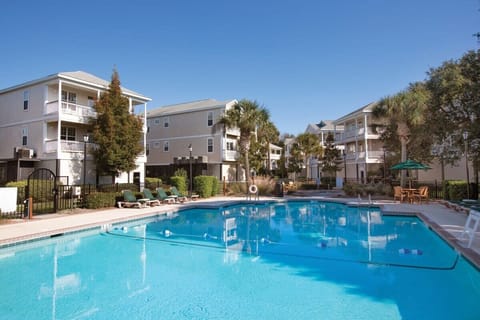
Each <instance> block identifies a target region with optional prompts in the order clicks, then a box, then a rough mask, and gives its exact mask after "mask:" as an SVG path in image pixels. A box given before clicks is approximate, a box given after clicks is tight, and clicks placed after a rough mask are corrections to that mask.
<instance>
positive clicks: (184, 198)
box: [170, 186, 189, 202]
mask: <svg viewBox="0 0 480 320" xmlns="http://www.w3.org/2000/svg"><path fill="white" fill-rule="evenodd" d="M170 192H171V193H172V195H174V196H176V197H177V200H178V201H180V202H185V201H188V200H189V199H188V197H187V196H185V195H183V194H182V193H180V191H178V189H177V187H175V186H173V187H171V188H170Z"/></svg>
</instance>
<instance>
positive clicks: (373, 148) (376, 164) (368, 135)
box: [333, 103, 383, 183]
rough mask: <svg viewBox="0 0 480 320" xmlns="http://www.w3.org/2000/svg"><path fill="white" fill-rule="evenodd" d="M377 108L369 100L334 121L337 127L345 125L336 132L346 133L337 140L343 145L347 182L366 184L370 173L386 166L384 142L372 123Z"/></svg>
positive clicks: (344, 173) (344, 174) (374, 172)
mask: <svg viewBox="0 0 480 320" xmlns="http://www.w3.org/2000/svg"><path fill="white" fill-rule="evenodd" d="M374 107H375V103H369V104H367V105H366V106H363V107H361V108H359V109H356V110H354V111H353V112H351V113H349V114H347V115H345V116H343V117H341V118H339V119H337V120H335V121H334V122H333V125H334V126H335V128H341V129H336V131H337V132H338V131H340V132H342V134H341V135H338V136H336V138H338V139H339V140H338V142H337V143H338V144H339V145H343V151H344V153H343V158H344V170H343V172H342V173H343V176H344V177H346V178H347V181H350V180H351V181H357V182H360V183H364V182H366V181H367V177H368V176H369V174H376V173H378V172H379V170H380V168H381V166H383V149H382V147H383V142H382V141H381V140H380V134H379V133H378V132H376V131H374V128H373V127H372V126H371V125H372V124H373V115H372V111H373V108H374ZM377 122H378V121H377ZM345 170H346V172H345ZM342 173H339V174H342Z"/></svg>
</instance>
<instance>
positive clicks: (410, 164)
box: [390, 159, 432, 170]
mask: <svg viewBox="0 0 480 320" xmlns="http://www.w3.org/2000/svg"><path fill="white" fill-rule="evenodd" d="M390 169H391V170H409V169H416V170H418V169H420V170H428V169H432V168H430V167H429V166H427V165H426V164H423V163H421V162H418V161H415V160H410V159H408V160H407V161H404V162H400V163H397V164H396V165H394V166H392V167H391V168H390Z"/></svg>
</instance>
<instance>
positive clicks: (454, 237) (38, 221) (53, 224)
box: [0, 192, 480, 268]
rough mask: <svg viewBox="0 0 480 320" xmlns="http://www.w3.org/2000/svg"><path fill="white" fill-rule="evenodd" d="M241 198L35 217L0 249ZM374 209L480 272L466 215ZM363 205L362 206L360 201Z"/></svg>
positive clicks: (477, 244) (429, 207) (395, 206)
mask: <svg viewBox="0 0 480 320" xmlns="http://www.w3.org/2000/svg"><path fill="white" fill-rule="evenodd" d="M303 197H312V198H315V199H322V200H329V199H331V200H334V201H337V202H351V203H355V202H357V203H358V202H359V200H358V199H348V198H338V197H332V194H330V193H318V192H317V193H314V192H311V193H306V194H305V193H304V194H303ZM303 197H302V196H285V197H284V198H273V197H260V200H277V201H278V200H282V199H286V200H287V199H302V198H303ZM244 200H245V198H244V197H222V196H218V197H214V198H209V199H199V200H197V201H191V202H188V203H185V204H171V205H167V204H165V205H161V206H156V207H147V208H142V209H136V208H111V209H105V210H75V211H65V212H62V213H59V214H50V215H45V216H40V217H38V216H37V217H34V218H33V219H32V220H15V221H14V222H12V223H6V224H2V225H0V246H1V247H5V246H11V245H15V244H18V243H22V242H26V241H30V240H34V239H39V238H47V237H51V236H55V235H61V234H63V233H68V232H74V231H79V230H84V229H89V228H95V227H99V226H102V225H105V224H112V223H118V222H122V221H129V220H135V219H141V218H147V217H151V216H155V215H157V214H167V213H169V212H174V211H176V210H178V209H181V208H187V207H191V206H193V207H195V206H222V205H229V204H231V203H233V202H239V201H244ZM372 202H373V204H374V205H378V206H380V207H381V208H382V211H383V212H384V213H385V214H399V213H401V214H412V215H414V214H415V215H417V216H419V217H420V218H421V219H422V220H423V221H424V222H425V223H426V224H427V225H428V226H429V227H431V228H432V229H434V230H435V231H436V232H437V233H439V234H440V235H441V236H442V237H443V238H444V239H445V240H446V241H447V242H448V243H450V245H452V246H453V247H454V248H455V249H456V250H457V251H458V252H460V253H461V254H462V255H464V256H465V257H466V258H467V259H468V260H470V261H471V262H472V263H473V264H474V265H476V266H477V268H480V232H477V233H476V235H475V239H474V241H473V244H472V246H471V248H466V245H467V243H468V240H467V239H466V238H465V239H463V240H462V239H460V235H461V233H462V231H463V228H464V225H465V222H466V220H467V214H466V213H465V212H459V211H456V210H454V209H453V208H448V207H447V206H445V205H444V204H442V203H440V202H437V201H431V202H430V203H428V204H407V203H398V202H396V203H395V202H393V201H389V200H373V201H372ZM363 203H364V204H365V202H364V201H363Z"/></svg>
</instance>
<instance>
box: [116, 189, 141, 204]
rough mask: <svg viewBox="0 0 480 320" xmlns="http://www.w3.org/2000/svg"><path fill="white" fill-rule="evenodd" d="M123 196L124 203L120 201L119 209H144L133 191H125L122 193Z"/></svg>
mask: <svg viewBox="0 0 480 320" xmlns="http://www.w3.org/2000/svg"><path fill="white" fill-rule="evenodd" d="M122 195H123V201H118V207H119V208H123V207H125V208H135V207H137V208H142V207H143V206H144V205H143V204H142V203H141V202H140V201H138V200H137V198H136V197H135V195H134V194H133V192H132V191H130V190H123V191H122Z"/></svg>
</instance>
